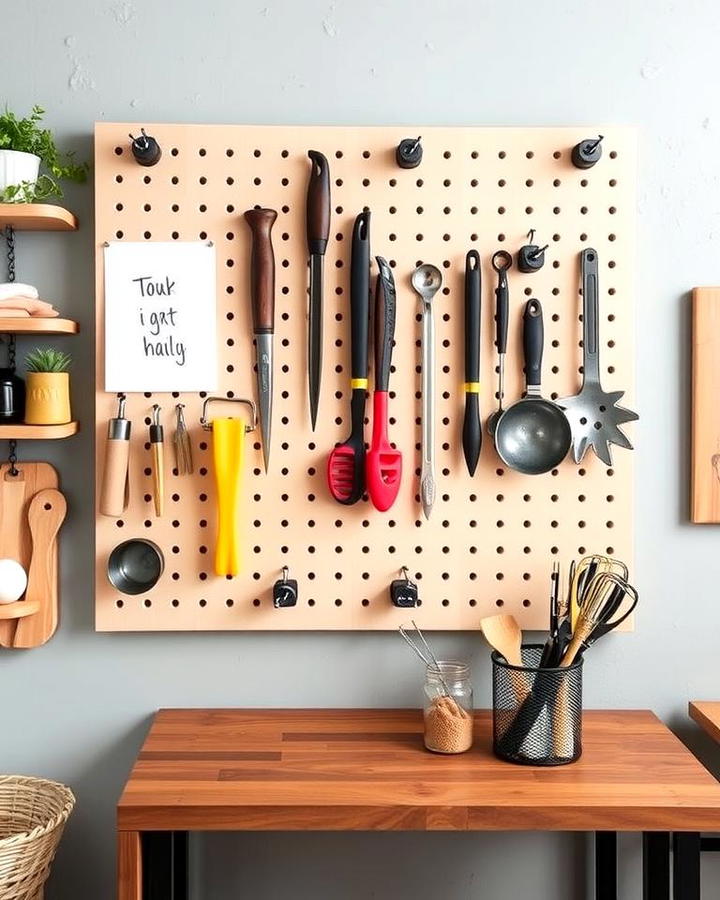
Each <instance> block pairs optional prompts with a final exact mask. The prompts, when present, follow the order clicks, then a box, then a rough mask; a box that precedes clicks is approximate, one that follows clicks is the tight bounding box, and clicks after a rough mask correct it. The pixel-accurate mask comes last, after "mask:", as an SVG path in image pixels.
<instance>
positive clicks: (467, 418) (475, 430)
mask: <svg viewBox="0 0 720 900" xmlns="http://www.w3.org/2000/svg"><path fill="white" fill-rule="evenodd" d="M462 443H463V454H464V456H465V463H466V464H467V467H468V472H469V473H470V474H471V475H474V474H475V469H476V468H477V464H478V459H479V458H480V450H481V449H482V425H481V424H480V402H479V398H478V395H477V392H475V391H467V392H466V393H465V414H464V417H463V431H462Z"/></svg>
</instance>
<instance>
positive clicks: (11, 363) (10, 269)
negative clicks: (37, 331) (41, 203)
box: [5, 225, 20, 477]
mask: <svg viewBox="0 0 720 900" xmlns="http://www.w3.org/2000/svg"><path fill="white" fill-rule="evenodd" d="M5 243H6V245H7V280H8V281H9V282H11V283H12V282H14V281H15V229H14V228H13V227H12V225H6V226H5ZM15 355H16V347H15V335H14V334H10V335H9V337H8V367H9V369H10V371H11V372H12V373H13V375H14V374H15V365H16V362H15ZM8 462H9V463H10V469H9V472H10V475H12V476H13V477H17V476H18V475H19V474H20V470H19V469H18V467H17V441H10V442H9V454H8Z"/></svg>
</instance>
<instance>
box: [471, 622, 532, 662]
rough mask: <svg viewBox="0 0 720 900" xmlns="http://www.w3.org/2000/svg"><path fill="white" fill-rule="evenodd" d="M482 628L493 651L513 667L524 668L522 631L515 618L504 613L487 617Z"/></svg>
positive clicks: (481, 623)
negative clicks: (521, 650) (521, 649)
mask: <svg viewBox="0 0 720 900" xmlns="http://www.w3.org/2000/svg"><path fill="white" fill-rule="evenodd" d="M480 628H481V629H482V633H483V635H484V636H485V640H486V641H487V642H488V644H490V646H491V647H492V648H493V650H497V652H498V653H499V654H500V655H501V656H504V657H505V659H506V660H507V661H508V662H509V663H510V665H511V666H522V664H523V661H522V654H521V652H520V647H521V646H522V631H521V630H520V626H519V625H518V623H517V621H516V619H515V616H510V615H507V614H503V613H501V614H499V615H497V616H486V617H485V618H484V619H481V620H480Z"/></svg>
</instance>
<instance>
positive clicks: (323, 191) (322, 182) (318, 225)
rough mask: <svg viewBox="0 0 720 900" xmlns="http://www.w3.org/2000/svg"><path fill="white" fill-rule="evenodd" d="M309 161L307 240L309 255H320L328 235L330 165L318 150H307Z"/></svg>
mask: <svg viewBox="0 0 720 900" xmlns="http://www.w3.org/2000/svg"><path fill="white" fill-rule="evenodd" d="M308 156H309V158H310V161H311V164H312V165H311V169H310V180H309V181H308V189H307V205H306V216H307V242H308V251H309V252H310V254H311V255H316V256H322V255H323V254H324V253H325V248H326V247H327V242H328V237H329V235H330V167H329V166H328V161H327V159H326V158H325V156H324V155H323V154H322V153H320V151H319V150H308Z"/></svg>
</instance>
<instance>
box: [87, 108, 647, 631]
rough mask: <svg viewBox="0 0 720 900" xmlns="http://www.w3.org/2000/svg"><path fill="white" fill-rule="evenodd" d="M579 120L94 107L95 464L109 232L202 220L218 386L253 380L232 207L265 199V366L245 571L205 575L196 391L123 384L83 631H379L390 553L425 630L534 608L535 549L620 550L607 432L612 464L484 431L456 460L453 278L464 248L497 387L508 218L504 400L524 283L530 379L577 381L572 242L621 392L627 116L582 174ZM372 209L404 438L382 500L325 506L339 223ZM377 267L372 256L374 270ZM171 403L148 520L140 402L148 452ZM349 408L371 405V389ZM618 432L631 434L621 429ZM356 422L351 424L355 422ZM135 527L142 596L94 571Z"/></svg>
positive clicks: (539, 560)
mask: <svg viewBox="0 0 720 900" xmlns="http://www.w3.org/2000/svg"><path fill="white" fill-rule="evenodd" d="M141 125H144V126H145V127H146V129H147V131H148V133H150V134H154V135H155V136H156V137H157V138H158V140H159V142H160V144H161V146H162V148H163V151H164V153H163V157H162V160H161V162H160V163H159V164H158V165H157V166H155V167H153V168H150V169H143V168H141V167H140V166H138V165H137V164H136V163H135V162H134V161H133V159H132V156H131V154H130V152H129V147H128V139H127V135H128V132H132V133H136V132H137V131H138V130H139V128H140V127H141ZM597 131H598V129H597V127H594V128H593V127H590V128H585V127H580V128H536V129H526V128H522V129H520V128H502V129H491V128H424V127H420V128H417V127H409V128H405V127H403V128H396V127H382V128H328V127H318V128H315V127H302V128H297V127H290V126H287V127H285V126H282V127H281V126H189V125H162V124H157V125H154V124H149V123H127V124H99V125H97V127H96V145H95V179H96V256H97V397H96V422H97V424H96V434H97V466H96V469H97V477H98V480H99V477H100V475H101V469H102V453H103V446H104V439H105V433H106V426H107V420H108V418H109V417H110V416H112V415H114V413H115V409H116V401H115V397H114V395H109V394H105V393H104V392H103V391H102V385H103V341H104V332H103V265H102V245H103V243H104V242H105V241H114V240H125V241H142V240H148V241H152V240H158V241H167V240H178V241H194V240H205V239H211V240H213V241H214V242H215V244H216V246H217V251H218V252H217V266H218V297H217V302H218V322H219V330H220V334H221V338H220V365H221V373H220V377H221V388H222V390H221V393H223V394H228V395H229V394H232V395H234V396H236V397H254V396H255V377H254V372H253V364H254V354H253V347H252V327H251V320H250V306H249V250H250V240H249V237H250V236H249V230H248V228H247V225H246V224H245V222H244V220H243V219H242V213H243V212H244V210H246V209H248V208H250V207H252V206H254V205H256V204H257V205H262V206H267V207H272V208H274V209H276V210H277V211H278V220H277V223H276V225H275V228H274V232H273V237H274V247H275V257H276V264H277V279H276V284H277V288H276V301H277V306H276V337H275V346H276V384H275V406H274V422H273V445H272V459H271V468H270V472H269V474H268V475H265V474H264V471H263V470H262V461H261V452H260V446H259V444H255V445H254V447H253V445H252V442H251V444H250V445H249V446H250V450H249V453H248V457H249V458H248V459H247V472H246V480H245V497H246V502H245V507H244V512H243V520H244V547H245V571H244V573H243V574H241V575H240V576H239V577H237V578H235V579H232V580H228V579H225V578H217V577H215V576H214V575H213V571H212V555H213V544H214V532H215V504H214V484H213V474H212V452H211V446H210V442H211V440H212V438H211V435H209V434H208V433H206V432H202V431H201V430H200V426H199V418H200V407H201V403H202V399H201V397H200V396H198V395H183V396H182V397H179V398H178V397H176V395H167V394H165V395H160V394H155V395H150V394H144V395H143V394H133V395H130V397H129V403H128V415H129V416H130V418H132V420H133V444H132V460H131V479H132V492H131V499H130V505H129V508H128V510H127V513H126V515H125V516H124V517H123V519H122V520H121V521H115V520H113V519H108V518H105V517H103V516H99V515H98V516H97V528H96V545H97V546H96V558H97V565H96V604H97V617H96V618H97V627H98V629H100V630H115V631H122V630H202V629H226V630H233V629H392V628H395V627H396V626H397V625H398V624H399V623H401V622H403V621H406V620H407V619H408V618H409V612H408V611H403V610H397V609H395V608H394V607H392V606H391V604H390V601H389V598H388V586H389V583H390V581H391V580H392V579H393V578H395V577H398V570H399V569H400V567H401V566H403V565H406V566H407V567H408V568H409V570H410V572H411V574H412V576H413V577H414V578H416V579H417V580H418V582H419V586H420V596H421V599H422V605H421V606H420V607H419V608H418V609H416V610H415V618H416V620H417V621H418V624H420V625H421V627H424V628H428V629H474V628H477V627H478V622H479V619H480V618H481V617H482V616H483V615H487V614H489V613H491V612H497V611H498V609H499V608H502V610H503V611H506V612H512V613H513V614H515V615H516V616H517V617H518V619H519V621H520V623H521V625H522V626H523V627H525V628H544V627H546V622H547V595H548V579H549V572H550V567H551V563H552V560H553V559H559V560H560V561H561V562H562V563H563V564H565V565H567V563H568V562H569V560H570V559H571V558H573V557H576V556H578V555H581V554H583V553H585V552H607V553H612V554H615V555H617V556H620V557H622V558H624V559H625V560H626V561H628V562H630V557H631V554H632V457H633V454H632V453H631V452H628V451H625V450H622V449H620V448H615V452H614V465H613V467H612V468H611V469H607V468H606V467H605V466H604V465H603V464H602V463H600V462H599V461H598V460H597V459H596V458H595V457H594V456H592V455H591V454H588V456H587V457H586V459H585V461H584V463H583V465H582V466H581V467H578V466H576V465H574V464H573V462H572V461H571V460H569V459H568V460H566V461H565V462H563V463H562V465H561V466H560V467H559V468H558V469H557V470H556V471H554V472H552V473H551V474H547V475H544V476H537V477H532V476H522V475H519V474H516V473H514V472H512V471H510V470H507V469H505V468H504V467H503V466H502V465H501V463H500V461H499V459H498V457H497V456H496V454H495V451H494V448H493V446H492V442H491V441H490V440H489V439H488V438H487V436H485V438H484V441H483V450H482V456H481V461H480V464H479V466H478V470H477V472H476V474H475V476H474V477H472V478H471V477H470V476H469V475H468V473H467V469H466V467H465V463H464V460H463V456H462V446H461V428H462V413H463V406H464V395H463V393H462V383H463V354H464V347H463V274H464V260H465V253H466V252H467V250H468V249H470V248H471V247H475V248H477V249H478V250H479V251H480V254H481V257H482V262H483V267H482V273H483V315H482V323H483V334H482V358H481V380H482V392H481V407H482V414H483V418H485V417H486V416H487V414H488V412H489V411H490V410H491V409H492V408H493V405H494V402H495V401H494V393H495V390H496V375H495V366H496V359H495V356H494V353H493V349H494V348H493V338H494V328H493V321H492V319H493V312H494V294H493V289H494V286H495V277H494V273H493V272H492V269H491V268H490V257H491V255H492V253H493V252H494V251H495V250H497V249H499V248H506V249H508V250H510V251H511V252H513V253H514V252H515V251H516V250H517V249H518V248H519V247H520V246H521V245H522V244H523V243H524V242H525V236H526V233H527V231H528V230H529V229H530V228H535V229H536V237H537V239H538V240H539V241H540V242H542V243H545V242H546V241H547V242H549V243H550V247H549V249H548V251H547V260H548V261H547V263H546V265H545V267H544V268H543V269H542V271H540V272H538V273H534V274H530V275H523V274H521V273H519V272H518V271H517V269H516V268H514V269H513V270H512V272H511V273H510V309H511V318H510V340H509V347H508V372H507V384H506V394H507V399H508V400H509V401H510V400H513V399H515V398H517V397H518V396H519V394H520V391H521V389H522V361H521V342H520V333H521V313H522V308H523V306H524V303H525V301H526V299H527V297H529V296H535V297H537V298H538V299H539V300H541V302H542V304H543V307H544V314H545V359H544V366H543V372H544V393H545V394H546V395H547V396H563V395H567V394H572V393H575V392H576V390H577V389H578V388H579V386H580V367H581V353H582V349H581V330H582V326H581V321H580V304H581V297H580V291H579V288H580V277H579V276H580V273H579V260H578V254H579V251H580V250H581V249H582V248H584V247H587V246H592V247H595V248H596V249H597V251H598V254H599V261H600V337H601V372H602V378H603V386H604V387H605V388H606V389H607V390H612V389H624V390H626V391H627V392H628V393H627V396H626V398H625V402H626V404H627V405H628V406H630V407H634V406H635V403H634V398H633V304H634V279H633V267H634V229H635V134H634V131H633V130H632V129H626V128H613V127H602V128H601V129H600V131H601V132H602V133H603V134H605V141H604V154H603V157H602V160H601V161H600V163H598V164H597V165H596V166H595V167H594V168H592V169H590V170H588V171H581V170H578V169H575V168H574V167H573V166H572V165H571V162H570V148H571V147H572V146H573V145H574V144H575V143H577V142H578V141H579V140H580V139H582V138H584V137H587V136H588V135H592V134H593V133H597ZM414 134H422V136H423V147H424V159H423V162H422V164H421V166H420V167H419V168H417V169H414V170H402V169H399V168H397V166H396V165H395V162H394V148H395V146H396V145H397V143H398V142H399V140H400V139H401V138H403V137H407V136H409V135H414ZM308 149H317V150H321V151H322V152H323V153H325V154H326V156H327V157H328V160H329V162H330V167H331V184H332V221H331V240H330V242H329V245H328V251H327V256H326V261H325V273H326V275H325V279H326V280H325V285H326V292H325V296H326V304H325V335H326V339H325V360H324V376H323V390H322V398H321V405H320V416H319V423H318V429H317V431H316V432H315V433H312V432H311V430H310V424H309V412H308V401H307V385H306V350H305V347H306V319H307V294H306V289H307V274H308V272H307V249H306V240H305V192H306V186H307V178H308V168H309V162H308V159H307V150H308ZM364 207H368V208H370V210H371V211H372V226H371V238H372V252H373V254H376V253H377V254H381V255H383V256H385V257H386V258H388V259H389V260H391V265H393V268H394V275H395V280H396V284H397V288H398V310H397V328H396V346H395V350H394V357H393V364H394V365H393V374H392V376H391V383H390V389H391V391H392V394H391V401H390V414H391V416H392V420H391V422H392V424H391V434H390V437H391V439H392V440H394V441H395V442H396V443H397V445H398V447H399V449H400V450H401V451H402V453H403V461H404V469H403V483H402V488H401V492H400V496H399V498H398V500H397V502H396V503H395V505H394V506H393V507H392V509H391V510H389V511H388V512H387V513H379V512H377V511H376V510H375V509H374V508H373V507H372V506H371V504H370V503H369V502H367V501H364V502H363V501H361V502H360V503H358V504H357V505H356V506H353V507H345V506H341V505H339V504H337V503H336V502H335V501H333V500H332V498H331V497H330V496H329V494H328V490H327V487H326V474H325V472H326V461H327V456H328V452H329V451H330V449H331V448H332V446H333V445H334V443H335V442H336V441H340V440H344V439H345V437H346V435H347V433H348V431H349V384H348V382H349V377H350V372H349V353H350V347H349V324H350V323H349V272H350V258H349V254H350V236H351V229H352V224H353V220H354V218H355V215H356V214H357V213H358V212H359V211H361V210H362V209H363V208H364ZM419 261H425V262H433V263H435V264H436V265H438V266H439V267H440V268H441V269H442V272H443V278H444V288H443V292H442V295H439V296H438V299H437V302H436V325H437V347H438V377H437V391H438V394H437V404H438V430H437V459H438V494H439V497H438V500H437V502H436V505H435V509H434V511H433V515H432V517H431V519H430V521H425V520H424V519H423V516H422V511H421V507H420V504H419V502H418V497H417V490H418V473H419V464H420V459H419V456H420V454H419V441H420V418H419V417H420V400H419V389H420V349H419V346H420V345H419V341H420V319H419V305H418V302H417V298H416V296H415V294H414V293H413V292H412V289H411V288H410V284H409V277H410V274H411V272H412V270H413V269H414V267H415V266H416V265H417V263H418V262H419ZM373 280H374V272H373ZM178 399H181V400H182V401H183V402H184V403H186V404H187V409H186V414H187V420H188V424H189V426H190V428H191V432H192V439H193V444H194V450H195V460H196V471H195V474H194V475H193V476H185V477H176V476H174V475H172V474H170V473H169V478H168V484H167V508H166V514H165V516H164V518H162V519H156V518H155V517H154V515H153V512H152V504H151V502H150V474H151V469H150V465H151V461H150V453H149V451H148V450H147V449H146V445H145V441H146V440H147V429H146V426H145V424H144V423H145V419H146V417H147V416H148V415H149V410H150V407H151V405H152V404H153V403H154V402H157V403H160V405H161V406H162V407H163V410H164V422H165V424H166V426H167V429H166V440H167V444H166V452H167V454H168V458H167V466H168V469H169V470H170V469H171V466H172V455H171V447H170V438H171V434H172V425H173V408H174V405H175V403H176V402H178ZM367 410H368V415H369V414H370V411H371V406H370V403H368V407H367ZM628 433H629V434H630V436H631V439H632V438H633V427H632V425H631V426H629V428H628ZM369 437H370V429H369V427H368V429H367V431H366V439H369ZM133 536H144V537H148V538H150V539H152V540H154V541H155V542H156V543H158V544H159V545H160V546H161V547H162V549H163V551H164V554H165V559H166V567H165V572H164V574H163V577H162V579H161V581H160V582H159V583H158V585H157V586H156V587H155V588H154V589H153V590H152V591H151V592H150V593H148V594H147V595H140V596H138V597H127V596H122V595H120V594H118V593H117V592H116V591H115V590H114V589H113V588H112V587H111V586H110V584H109V583H108V581H107V578H106V562H107V558H108V555H109V553H110V551H111V549H112V548H113V547H114V546H115V544H117V543H118V542H120V541H121V540H124V539H127V538H130V537H133ZM283 564H287V565H288V566H289V568H290V572H291V575H292V577H295V578H297V579H298V581H299V588H300V601H299V604H298V605H297V607H295V608H293V609H282V610H276V609H274V608H273V606H272V599H271V588H272V583H273V581H274V580H275V579H276V578H277V577H279V574H280V569H281V567H282V565H283Z"/></svg>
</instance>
